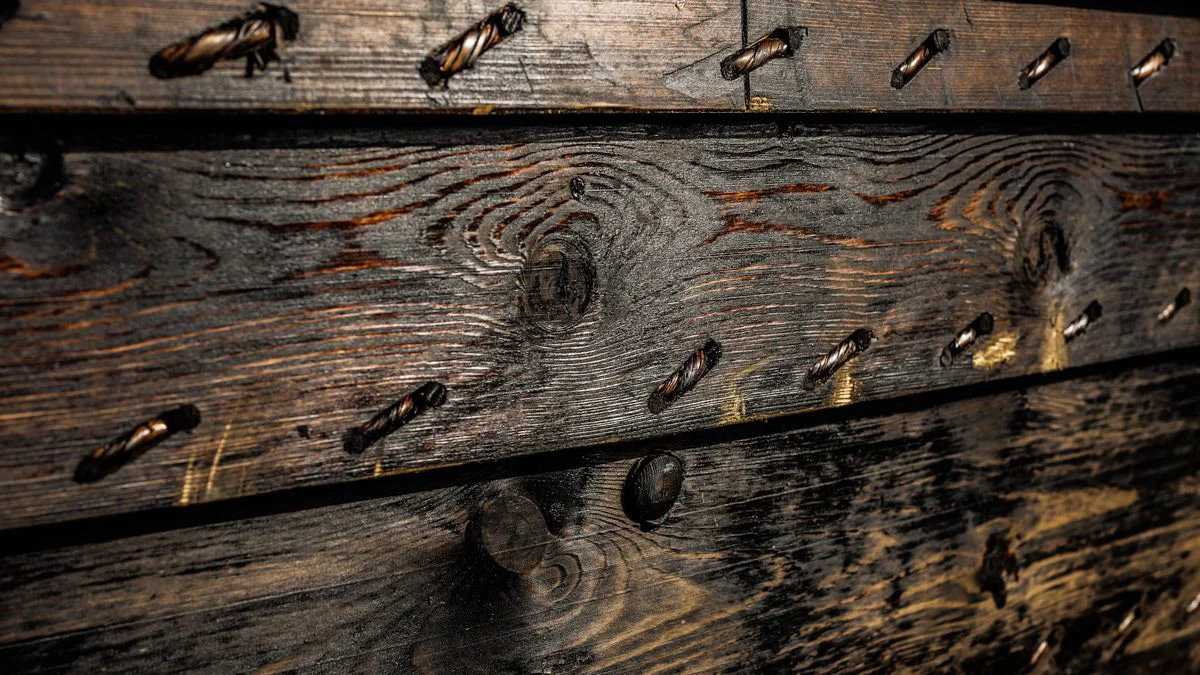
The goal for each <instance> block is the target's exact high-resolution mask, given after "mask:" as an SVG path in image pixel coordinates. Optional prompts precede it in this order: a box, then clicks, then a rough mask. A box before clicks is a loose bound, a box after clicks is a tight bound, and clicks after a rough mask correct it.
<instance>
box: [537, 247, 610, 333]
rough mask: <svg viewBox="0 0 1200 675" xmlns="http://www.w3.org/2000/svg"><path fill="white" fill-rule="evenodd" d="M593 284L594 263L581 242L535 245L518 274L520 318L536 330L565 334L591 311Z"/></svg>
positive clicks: (594, 278)
mask: <svg viewBox="0 0 1200 675" xmlns="http://www.w3.org/2000/svg"><path fill="white" fill-rule="evenodd" d="M595 281H596V268H595V263H594V262H593V261H592V254H591V252H590V251H589V250H588V247H587V244H586V242H584V241H583V240H582V239H580V238H579V237H577V236H570V235H560V236H555V237H553V238H549V239H546V240H543V241H541V242H538V243H537V244H536V245H534V247H533V250H531V251H530V253H529V256H528V257H527V258H526V260H525V268H524V270H522V272H521V279H520V287H521V314H522V316H523V317H524V318H525V319H526V320H527V321H528V322H529V323H531V324H532V325H533V326H535V327H536V328H538V329H540V330H543V331H546V332H550V333H558V332H562V331H565V330H568V329H570V328H572V327H573V326H575V325H577V324H578V323H579V322H580V321H581V320H582V319H583V317H584V315H585V314H587V311H588V308H589V307H591V305H592V293H593V287H594V286H595Z"/></svg>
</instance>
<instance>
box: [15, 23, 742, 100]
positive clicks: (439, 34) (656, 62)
mask: <svg viewBox="0 0 1200 675" xmlns="http://www.w3.org/2000/svg"><path fill="white" fill-rule="evenodd" d="M251 4H252V3H248V2H247V0H196V1H195V2H188V3H183V4H181V3H145V2H137V1H135V0H24V1H23V2H22V5H21V10H20V12H19V13H18V14H17V16H16V17H15V18H13V19H12V20H11V21H9V22H8V23H7V24H6V25H5V27H4V30H3V32H0V63H3V64H4V68H3V69H2V70H0V109H2V110H26V111H38V110H49V109H54V110H92V111H94V110H112V111H143V112H144V111H162V110H250V109H257V110H274V111H292V112H306V111H342V112H353V111H387V110H428V111H439V112H441V111H462V112H475V113H487V112H491V111H492V110H493V109H496V110H520V109H545V108H552V109H601V110H608V109H628V108H636V109H672V110H689V109H695V110H731V109H744V106H745V93H744V87H743V83H741V82H726V81H725V80H722V79H721V77H720V75H719V68H718V65H717V64H718V63H719V61H720V59H721V56H722V54H723V53H724V52H725V51H728V50H730V49H733V48H735V47H736V46H737V45H738V43H739V42H740V40H741V29H742V19H741V6H740V5H739V4H738V2H735V1H734V0H687V1H686V2H682V1H681V2H678V3H672V2H640V1H638V0H614V1H606V2H603V3H596V2H591V1H589V0H527V1H526V2H520V3H518V4H519V5H520V7H521V8H522V9H523V10H524V11H525V12H526V15H527V17H528V21H527V23H526V25H525V27H524V29H523V30H522V31H521V32H519V33H517V34H516V35H514V36H513V37H511V38H509V39H508V40H506V41H505V42H504V44H502V45H501V46H499V47H497V48H495V49H492V50H490V51H489V52H488V53H487V54H486V55H484V56H483V58H482V59H481V61H480V62H479V64H478V65H477V67H476V68H475V69H474V70H470V71H466V72H464V73H461V74H459V75H457V76H455V77H454V79H453V80H452V81H451V82H450V85H449V88H447V89H444V90H443V89H438V88H431V87H430V86H429V85H428V84H426V83H425V81H424V80H423V79H421V76H420V74H419V73H418V67H419V66H420V63H421V61H422V60H423V59H424V58H425V56H426V55H427V54H428V53H429V52H430V51H431V50H433V49H435V48H436V47H439V46H441V45H442V44H444V43H445V42H446V41H448V40H450V39H451V38H453V37H455V36H457V35H458V34H460V33H461V32H462V31H464V30H465V29H467V28H468V27H470V26H471V25H473V24H475V22H477V21H479V20H480V19H482V18H484V17H485V16H486V15H488V14H489V13H490V12H492V11H493V10H495V9H497V8H498V7H499V6H500V5H502V4H503V2H499V1H497V2H490V1H488V0H466V1H464V2H444V1H442V0H421V1H419V2H418V1H415V0H410V1H406V2H393V1H391V0H336V1H335V0H291V1H290V2H287V3H284V4H286V5H287V6H288V7H289V8H290V9H292V10H293V11H295V12H296V13H297V14H298V15H299V16H300V35H299V37H298V38H297V40H296V41H295V42H293V43H289V44H287V45H286V46H285V47H284V49H283V51H282V56H283V58H284V60H285V61H286V62H287V64H288V67H289V69H290V71H291V76H292V82H290V83H288V82H285V81H284V80H283V78H282V76H281V72H282V71H281V69H280V67H279V66H274V67H272V69H270V70H268V71H267V72H266V73H264V74H261V75H258V76H256V77H254V78H252V79H246V78H245V77H243V64H242V63H241V62H229V63H225V64H222V65H220V66H218V67H217V68H216V69H215V70H214V71H212V72H209V73H207V74H205V75H202V76H199V77H187V78H180V79H175V80H167V81H162V80H157V79H155V78H154V77H151V75H150V73H149V71H148V65H147V64H148V62H149V60H150V57H151V56H152V55H153V54H154V53H156V52H157V51H158V50H160V49H162V48H163V47H165V46H167V45H169V44H172V43H174V42H176V41H178V40H181V39H183V38H186V37H188V36H190V35H192V34H195V33H197V32H200V31H203V30H205V29H207V28H210V27H212V26H214V25H217V24H219V23H221V22H223V21H225V20H227V19H230V18H232V17H235V16H238V15H239V14H241V13H243V12H245V11H246V10H247V9H248V8H249V6H250V5H251ZM710 61H711V63H710ZM708 71H711V72H708Z"/></svg>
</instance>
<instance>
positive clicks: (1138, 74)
mask: <svg viewBox="0 0 1200 675" xmlns="http://www.w3.org/2000/svg"><path fill="white" fill-rule="evenodd" d="M1172 56H1175V41H1174V40H1172V39H1171V38H1166V39H1165V40H1163V41H1162V42H1160V43H1158V46H1157V47H1155V48H1154V50H1153V51H1151V52H1150V53H1149V54H1147V55H1146V58H1144V59H1142V60H1141V61H1138V64H1137V65H1136V66H1134V67H1133V69H1132V70H1130V71H1129V75H1130V77H1132V78H1133V86H1135V87H1140V86H1142V83H1143V82H1145V81H1146V80H1148V79H1150V78H1152V77H1154V76H1155V75H1157V74H1158V73H1160V72H1162V69H1163V68H1166V67H1167V64H1168V63H1170V62H1171V57H1172Z"/></svg>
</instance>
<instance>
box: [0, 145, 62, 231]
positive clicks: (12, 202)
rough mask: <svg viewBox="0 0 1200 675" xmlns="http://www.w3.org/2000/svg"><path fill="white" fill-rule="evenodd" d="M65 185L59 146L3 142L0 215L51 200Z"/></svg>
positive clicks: (0, 147)
mask: <svg viewBox="0 0 1200 675" xmlns="http://www.w3.org/2000/svg"><path fill="white" fill-rule="evenodd" d="M62 182H63V156H62V150H61V149H59V147H58V145H57V144H56V143H54V142H52V141H42V142H34V143H21V142H18V141H13V140H0V213H9V214H11V213H16V212H17V211H20V210H21V209H24V208H26V207H28V206H30V205H32V204H34V203H36V202H39V201H42V200H45V199H49V198H50V197H52V196H54V194H55V193H56V192H58V189H59V188H60V187H62Z"/></svg>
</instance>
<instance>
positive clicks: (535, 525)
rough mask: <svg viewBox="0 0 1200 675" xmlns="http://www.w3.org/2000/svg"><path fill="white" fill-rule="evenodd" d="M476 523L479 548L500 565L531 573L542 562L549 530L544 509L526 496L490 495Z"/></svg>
mask: <svg viewBox="0 0 1200 675" xmlns="http://www.w3.org/2000/svg"><path fill="white" fill-rule="evenodd" d="M474 526H475V527H474V529H475V537H476V544H477V545H478V546H479V549H480V550H481V551H482V552H483V553H484V555H486V556H487V557H488V558H490V559H491V560H492V561H493V562H495V563H496V564H497V565H499V566H500V567H502V568H504V569H506V570H508V571H509V572H512V573H514V574H528V573H529V572H532V571H533V570H535V569H537V567H538V566H539V565H541V564H542V559H543V558H544V557H545V555H546V545H547V544H548V543H549V539H550V531H549V529H548V528H547V527H546V518H545V516H543V515H542V511H541V509H539V508H538V507H537V505H536V504H534V503H533V502H532V501H530V500H528V499H526V498H525V497H522V496H520V495H514V494H505V495H500V496H498V497H493V498H491V499H488V500H487V501H485V502H483V504H481V505H480V506H479V510H478V512H477V513H476V515H475V523H474Z"/></svg>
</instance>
